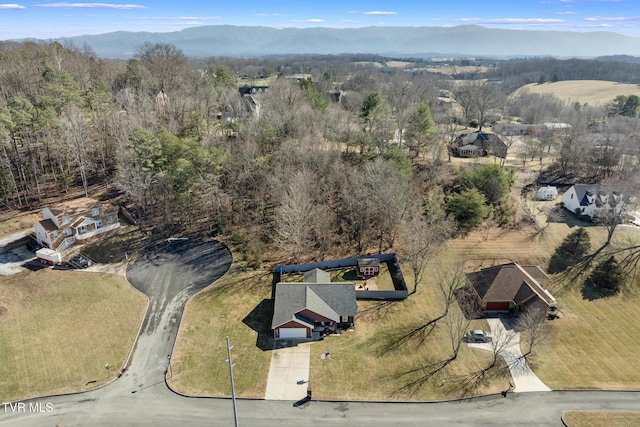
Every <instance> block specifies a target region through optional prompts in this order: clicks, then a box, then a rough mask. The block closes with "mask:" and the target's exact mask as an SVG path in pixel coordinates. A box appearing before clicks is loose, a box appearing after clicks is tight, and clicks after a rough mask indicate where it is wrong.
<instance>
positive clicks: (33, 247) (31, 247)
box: [27, 242, 42, 252]
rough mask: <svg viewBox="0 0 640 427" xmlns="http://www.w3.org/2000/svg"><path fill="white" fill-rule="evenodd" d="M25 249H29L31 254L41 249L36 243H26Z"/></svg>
mask: <svg viewBox="0 0 640 427" xmlns="http://www.w3.org/2000/svg"><path fill="white" fill-rule="evenodd" d="M27 249H29V250H30V251H31V252H35V251H37V250H39V249H42V245H41V244H39V243H38V242H29V243H27Z"/></svg>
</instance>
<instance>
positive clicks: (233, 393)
mask: <svg viewBox="0 0 640 427" xmlns="http://www.w3.org/2000/svg"><path fill="white" fill-rule="evenodd" d="M232 348H233V347H232V346H231V345H229V337H227V357H228V359H227V360H226V362H227V363H228V364H229V377H230V378H231V400H232V401H233V422H234V426H235V427H238V408H237V407H236V388H235V386H234V384H233V362H232V361H231V349H232Z"/></svg>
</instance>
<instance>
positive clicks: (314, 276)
mask: <svg viewBox="0 0 640 427" xmlns="http://www.w3.org/2000/svg"><path fill="white" fill-rule="evenodd" d="M303 280H304V282H305V283H328V282H331V276H330V275H329V273H327V272H326V271H324V270H321V269H319V268H314V269H313V270H309V271H305V272H304V279H303Z"/></svg>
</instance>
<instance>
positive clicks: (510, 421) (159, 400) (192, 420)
mask: <svg viewBox="0 0 640 427" xmlns="http://www.w3.org/2000/svg"><path fill="white" fill-rule="evenodd" d="M230 263H231V255H230V254H229V252H228V251H227V250H226V249H225V248H224V247H223V246H221V245H219V244H216V243H205V242H196V241H189V242H180V241H178V242H173V243H164V244H162V245H160V246H158V247H155V248H153V249H151V250H149V251H147V252H145V253H143V254H142V255H141V257H140V259H139V260H138V261H137V262H136V263H135V264H133V265H132V266H131V267H130V268H129V270H128V271H127V277H128V278H129V280H130V281H131V283H132V284H133V285H134V286H136V287H137V288H138V289H140V290H142V291H143V292H145V293H146V294H147V295H148V296H149V300H150V307H149V310H148V312H147V314H146V317H145V320H144V324H143V328H142V331H141V335H140V338H139V340H138V343H137V346H136V348H135V352H134V354H133V359H132V364H131V366H130V367H129V369H128V371H127V373H126V374H125V375H124V376H123V377H122V378H120V379H118V380H117V381H115V382H113V383H112V384H109V385H108V386H106V387H103V388H101V389H98V390H94V391H91V392H86V393H80V394H75V395H69V396H58V397H50V398H42V399H34V400H32V401H28V402H20V403H22V404H23V406H20V405H15V406H10V405H2V404H0V427H5V426H6V427H31V426H51V427H53V426H55V425H56V424H57V423H60V424H61V425H62V426H63V427H69V426H92V427H93V426H115V425H117V426H139V425H142V426H176V425H188V426H205V425H206V426H229V425H233V411H232V408H231V401H230V400H229V399H189V398H184V397H181V396H178V395H176V394H174V393H172V392H171V391H169V389H168V388H167V387H166V386H165V384H164V375H163V373H164V369H166V365H167V354H169V353H168V352H169V351H170V350H171V348H172V346H173V343H174V341H175V337H176V331H177V329H178V325H179V323H180V317H181V315H182V310H183V309H184V303H185V302H186V300H187V299H188V298H189V297H190V296H191V295H193V294H194V293H195V292H197V291H198V290H200V289H202V288H203V287H205V286H206V285H208V284H209V283H211V282H213V281H214V280H215V279H217V278H219V277H220V276H222V275H223V274H224V273H225V272H226V271H227V269H228V267H229V265H230ZM639 402H640V392H598V391H594V392H555V391H554V392H547V393H525V394H521V393H519V394H515V393H510V394H508V395H507V397H506V398H503V397H501V396H500V395H498V396H490V397H481V398H476V399H466V400H461V401H456V402H443V403H425V404H416V403H409V404H406V403H395V404H394V403H373V402H362V403H356V402H316V401H311V402H310V403H307V404H305V405H303V406H302V407H300V408H293V407H292V404H291V403H292V402H283V401H264V400H239V401H238V414H239V424H240V425H252V426H270V425H276V424H277V425H281V426H300V425H344V426H355V425H367V426H372V427H376V426H385V427H386V426H389V425H406V426H424V425H455V426H518V425H520V426H531V425H537V426H559V425H562V424H561V422H560V416H561V414H562V413H563V412H564V411H567V410H576V409H583V410H587V409H588V410H625V411H630V410H640V403H639ZM49 405H50V406H49Z"/></svg>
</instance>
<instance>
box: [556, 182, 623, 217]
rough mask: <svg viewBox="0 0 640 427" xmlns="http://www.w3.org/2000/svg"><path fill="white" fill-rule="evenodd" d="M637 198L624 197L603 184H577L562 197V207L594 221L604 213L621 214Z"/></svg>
mask: <svg viewBox="0 0 640 427" xmlns="http://www.w3.org/2000/svg"><path fill="white" fill-rule="evenodd" d="M633 202H635V197H629V196H623V195H622V194H621V193H620V192H617V191H614V190H613V189H612V188H611V187H610V186H607V185H601V184H575V185H573V186H571V187H570V188H569V189H568V190H567V191H565V193H564V194H563V195H562V205H563V206H564V207H565V208H566V209H567V210H569V211H571V212H572V213H574V214H576V215H578V216H585V217H589V218H590V219H593V218H595V217H597V216H598V213H599V212H602V211H607V210H610V211H613V212H616V213H619V212H620V211H621V210H622V209H623V208H624V206H625V205H628V204H629V203H633Z"/></svg>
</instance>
